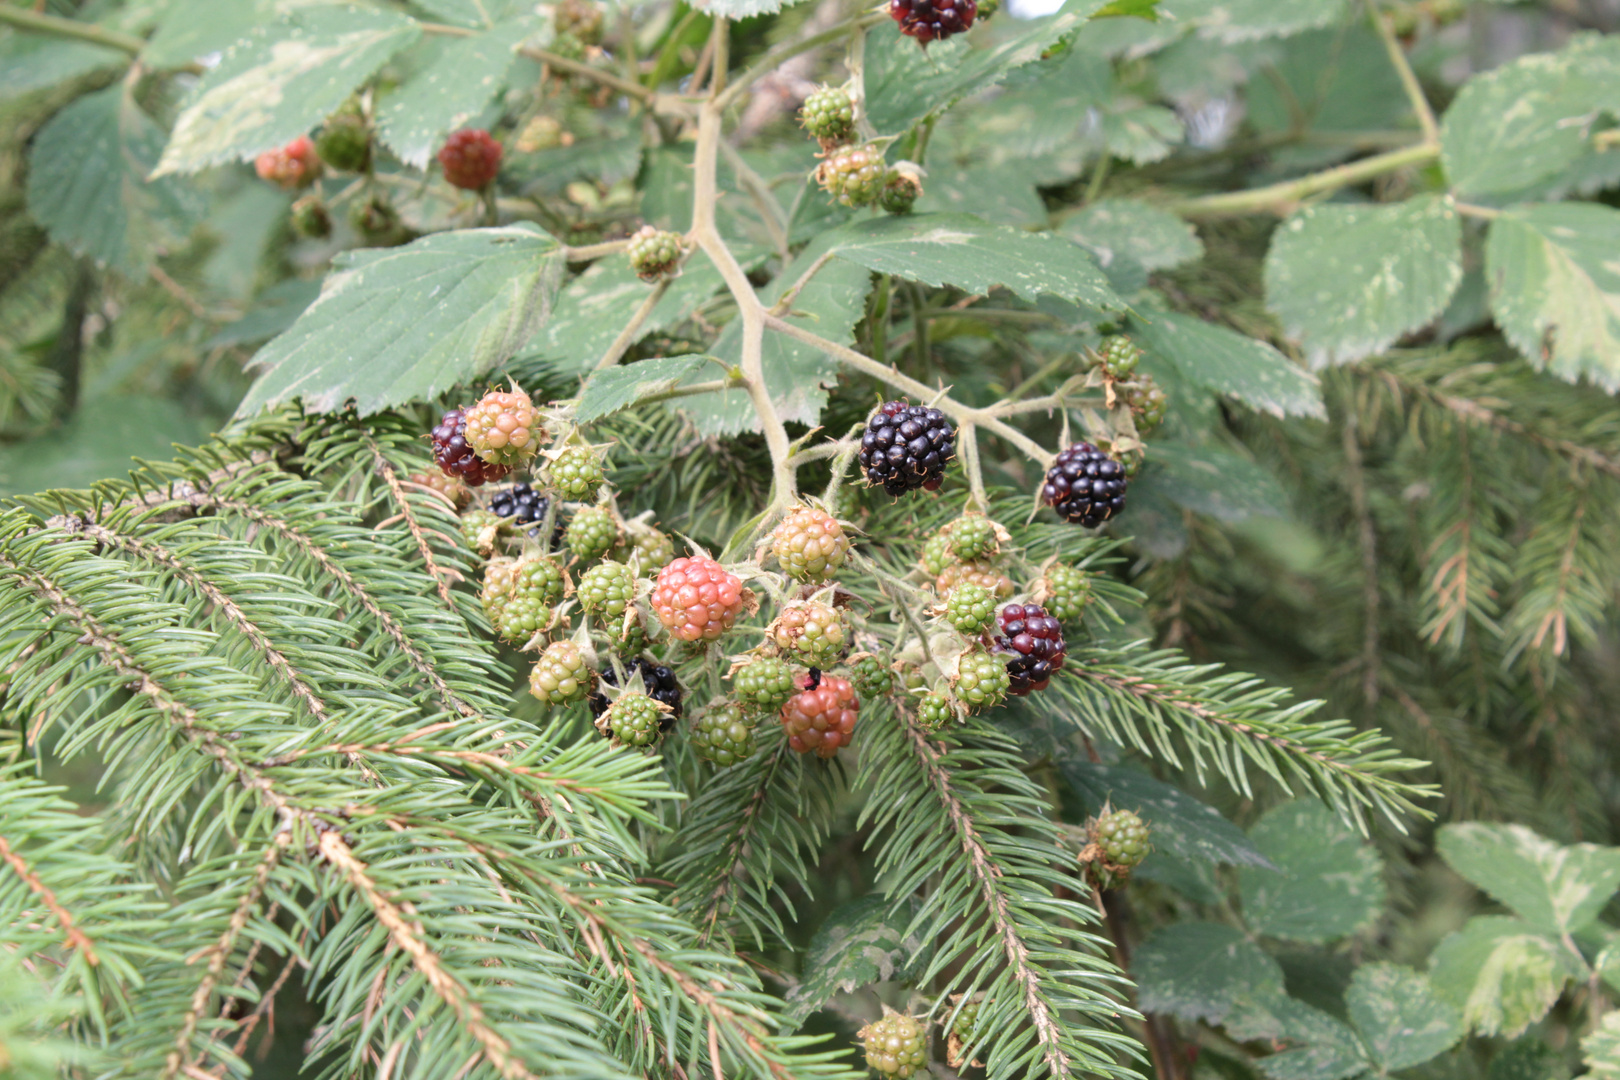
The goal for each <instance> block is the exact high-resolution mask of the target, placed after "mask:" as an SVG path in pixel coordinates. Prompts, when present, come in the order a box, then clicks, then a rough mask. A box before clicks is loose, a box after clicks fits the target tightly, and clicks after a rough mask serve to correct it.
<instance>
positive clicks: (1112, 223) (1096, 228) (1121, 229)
mask: <svg viewBox="0 0 1620 1080" xmlns="http://www.w3.org/2000/svg"><path fill="white" fill-rule="evenodd" d="M1060 231H1061V232H1062V234H1063V235H1064V236H1067V237H1068V238H1069V239H1071V240H1073V241H1074V242H1075V243H1077V244H1079V245H1081V246H1082V247H1084V248H1085V249H1086V250H1087V251H1089V252H1091V254H1092V255H1093V256H1095V257H1096V259H1097V262H1098V263H1099V264H1100V265H1101V266H1102V267H1103V268H1104V269H1106V268H1107V267H1108V264H1109V263H1111V262H1112V261H1113V260H1114V259H1115V258H1116V257H1117V256H1119V255H1127V256H1129V257H1130V258H1132V259H1135V260H1136V261H1137V262H1138V263H1140V264H1141V265H1142V267H1143V268H1144V269H1146V270H1168V269H1170V268H1171V267H1175V266H1180V265H1181V264H1182V263H1188V262H1192V261H1193V260H1195V259H1200V258H1203V255H1204V245H1203V243H1202V242H1201V241H1200V240H1199V239H1198V232H1197V230H1196V229H1194V228H1193V227H1192V226H1191V225H1189V224H1187V223H1186V222H1185V221H1182V220H1181V219H1180V218H1178V217H1176V215H1174V214H1172V213H1170V212H1169V211H1168V210H1163V209H1160V208H1159V207H1157V206H1153V205H1152V204H1150V203H1144V202H1136V201H1134V200H1131V199H1101V200H1099V201H1097V202H1094V203H1087V204H1086V205H1085V206H1084V207H1082V208H1081V210H1080V211H1079V213H1077V214H1075V215H1073V216H1072V217H1070V218H1069V219H1068V220H1067V221H1065V222H1064V223H1063V228H1062V229H1061V230H1060Z"/></svg>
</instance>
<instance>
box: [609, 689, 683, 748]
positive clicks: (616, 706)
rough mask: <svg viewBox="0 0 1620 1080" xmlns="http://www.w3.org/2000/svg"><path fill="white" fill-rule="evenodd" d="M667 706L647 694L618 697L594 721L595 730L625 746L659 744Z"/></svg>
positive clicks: (629, 694) (621, 695) (667, 709)
mask: <svg viewBox="0 0 1620 1080" xmlns="http://www.w3.org/2000/svg"><path fill="white" fill-rule="evenodd" d="M667 711H669V707H668V706H666V705H660V704H659V703H658V702H656V701H654V700H653V699H652V698H650V697H648V696H647V695H646V694H641V693H634V692H632V693H627V694H620V695H619V697H618V699H617V700H616V701H614V702H613V704H611V705H609V706H608V707H607V711H606V712H604V713H603V714H602V715H601V717H600V718H599V719H598V720H597V721H596V727H597V730H598V731H601V732H602V733H603V734H604V735H608V736H609V737H610V738H612V740H613V741H614V742H615V743H622V744H624V745H625V746H652V745H653V744H655V743H656V742H658V738H659V735H660V734H661V730H660V728H661V725H662V723H663V719H664V713H666V712H667Z"/></svg>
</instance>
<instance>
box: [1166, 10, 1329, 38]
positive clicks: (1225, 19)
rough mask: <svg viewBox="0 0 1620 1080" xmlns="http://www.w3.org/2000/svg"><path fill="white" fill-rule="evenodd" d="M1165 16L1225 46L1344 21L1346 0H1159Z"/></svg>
mask: <svg viewBox="0 0 1620 1080" xmlns="http://www.w3.org/2000/svg"><path fill="white" fill-rule="evenodd" d="M1159 7H1160V10H1161V11H1162V12H1163V13H1164V14H1165V15H1167V16H1170V17H1172V18H1175V19H1180V20H1182V21H1184V22H1191V23H1193V24H1194V25H1196V26H1197V27H1198V28H1199V32H1200V33H1201V34H1202V35H1203V36H1204V37H1209V38H1214V39H1216V40H1217V41H1223V42H1225V43H1226V44H1228V45H1231V44H1235V43H1237V42H1240V41H1255V40H1258V39H1260V38H1268V37H1284V36H1286V35H1289V34H1297V33H1299V32H1301V31H1303V30H1316V29H1319V28H1321V27H1324V26H1333V25H1334V24H1336V23H1340V22H1343V21H1345V19H1346V18H1347V17H1348V14H1349V8H1350V4H1349V0H1216V2H1214V3H1211V2H1210V0H1162V2H1161V3H1160V5H1159Z"/></svg>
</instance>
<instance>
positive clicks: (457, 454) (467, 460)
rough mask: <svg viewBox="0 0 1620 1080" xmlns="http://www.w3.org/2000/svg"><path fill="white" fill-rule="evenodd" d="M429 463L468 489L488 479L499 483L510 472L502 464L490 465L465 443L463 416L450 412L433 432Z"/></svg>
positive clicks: (465, 422) (465, 419)
mask: <svg viewBox="0 0 1620 1080" xmlns="http://www.w3.org/2000/svg"><path fill="white" fill-rule="evenodd" d="M433 460H434V461H436V462H437V463H438V465H439V468H441V469H443V470H444V471H445V474H446V475H448V476H455V477H460V478H461V479H462V480H464V481H465V482H466V483H467V486H469V487H481V486H483V485H484V484H487V483H489V482H490V481H491V480H499V479H501V478H502V477H504V476H505V475H506V474H507V473H509V472H511V471H512V470H511V469H510V468H508V467H507V466H505V465H491V464H490V463H489V462H487V461H485V460H484V459H483V458H481V457H479V456H478V455H477V454H475V453H473V448H472V447H471V446H470V445H468V443H467V414H466V413H465V412H463V411H462V410H460V409H451V410H450V411H449V412H447V413H445V414H444V416H443V417H442V418H441V419H440V420H439V426H438V427H436V428H434V429H433Z"/></svg>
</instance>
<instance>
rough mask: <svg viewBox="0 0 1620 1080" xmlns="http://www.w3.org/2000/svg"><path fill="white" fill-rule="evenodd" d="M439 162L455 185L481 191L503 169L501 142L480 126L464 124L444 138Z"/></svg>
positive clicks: (445, 176)
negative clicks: (469, 126) (461, 127)
mask: <svg viewBox="0 0 1620 1080" xmlns="http://www.w3.org/2000/svg"><path fill="white" fill-rule="evenodd" d="M439 166H440V168H442V169H443V170H444V178H445V179H446V180H448V181H450V183H452V184H454V185H455V186H456V187H458V188H465V189H466V190H468V191H480V190H482V189H483V188H485V187H487V186H488V185H489V182H490V181H491V180H494V179H495V174H496V173H497V172H499V171H500V168H501V144H500V142H499V141H497V140H495V139H492V138H490V135H489V132H487V131H484V130H482V129H480V128H463V129H462V130H461V131H457V132H454V133H453V134H452V135H451V136H450V137H449V138H448V139H446V140H445V141H444V147H443V148H442V149H441V150H440V151H439Z"/></svg>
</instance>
